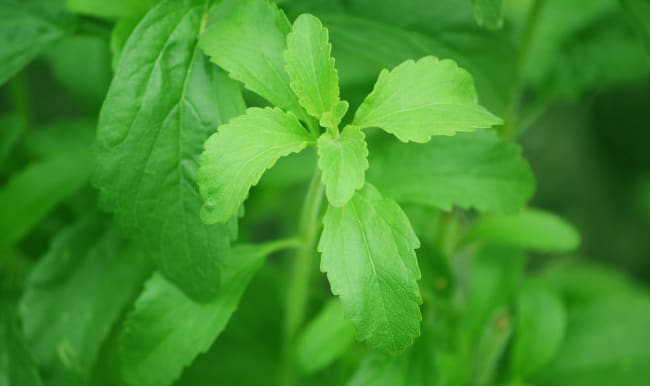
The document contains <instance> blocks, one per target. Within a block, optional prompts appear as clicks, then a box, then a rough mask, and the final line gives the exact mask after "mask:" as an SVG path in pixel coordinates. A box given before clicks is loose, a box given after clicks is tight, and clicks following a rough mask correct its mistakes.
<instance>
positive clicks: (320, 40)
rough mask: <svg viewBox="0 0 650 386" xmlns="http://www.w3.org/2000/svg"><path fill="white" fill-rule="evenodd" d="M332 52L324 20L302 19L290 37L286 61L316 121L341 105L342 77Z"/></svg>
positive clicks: (295, 86)
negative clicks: (337, 69)
mask: <svg viewBox="0 0 650 386" xmlns="http://www.w3.org/2000/svg"><path fill="white" fill-rule="evenodd" d="M331 51H332V45H331V44H330V42H329V35H328V32H327V29H325V28H324V27H323V25H322V24H321V22H320V20H318V19H317V18H316V17H315V16H313V15H309V14H303V15H300V16H298V18H297V19H296V20H295V21H294V23H293V28H292V30H291V33H289V34H288V35H287V50H286V51H285V52H284V60H285V62H286V69H287V73H288V74H289V79H290V81H291V83H290V86H291V89H292V90H293V92H294V93H295V94H296V95H297V96H298V101H299V102H300V105H301V106H302V107H304V108H305V110H306V111H307V113H309V114H310V115H311V116H313V117H314V118H316V119H320V118H321V117H322V116H323V113H326V112H329V111H332V109H334V107H335V106H336V105H337V104H338V103H339V75H338V73H337V72H336V68H335V67H334V58H332V56H331Z"/></svg>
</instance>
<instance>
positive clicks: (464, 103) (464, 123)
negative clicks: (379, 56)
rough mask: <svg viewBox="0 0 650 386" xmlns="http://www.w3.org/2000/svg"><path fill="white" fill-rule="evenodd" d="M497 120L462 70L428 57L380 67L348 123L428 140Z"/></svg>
mask: <svg viewBox="0 0 650 386" xmlns="http://www.w3.org/2000/svg"><path fill="white" fill-rule="evenodd" d="M501 123H502V122H501V120H500V119H499V118H497V117H495V116H494V115H492V114H491V113H490V112H489V111H487V110H486V109H484V108H483V107H481V106H480V105H479V104H478V101H477V96H476V91H475V90H474V82H473V80H472V77H471V75H470V74H469V73H468V72H467V71H465V70H463V69H461V68H459V67H458V66H457V65H456V63H455V62H453V61H451V60H438V59H437V58H435V57H433V56H425V57H424V58H422V59H420V60H418V61H417V62H415V61H412V60H407V61H405V62H403V63H401V64H400V65H398V66H397V67H395V68H394V69H392V70H391V71H387V70H383V71H382V72H381V73H380V74H379V78H378V79H377V83H375V87H374V89H373V91H372V92H371V93H370V94H369V95H368V97H366V99H365V100H364V102H363V103H362V104H361V106H359V108H358V109H357V112H356V114H355V117H354V121H353V124H355V125H357V126H359V127H361V128H370V127H379V128H381V129H383V130H385V131H387V132H389V133H391V134H393V135H395V136H396V137H397V138H398V139H399V140H400V141H402V142H408V141H414V142H427V141H429V140H430V139H431V137H432V136H434V135H448V136H449V135H454V134H456V133H457V132H462V131H473V130H475V129H478V128H486V127H491V126H493V125H498V124H501Z"/></svg>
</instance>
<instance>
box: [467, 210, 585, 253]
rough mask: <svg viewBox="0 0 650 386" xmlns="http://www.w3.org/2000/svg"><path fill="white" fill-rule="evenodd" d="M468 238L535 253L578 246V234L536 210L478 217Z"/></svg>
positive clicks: (551, 216) (556, 219)
mask: <svg viewBox="0 0 650 386" xmlns="http://www.w3.org/2000/svg"><path fill="white" fill-rule="evenodd" d="M470 237H472V238H475V239H478V240H481V241H486V242H495V243H501V244H508V245H513V246H516V247H520V248H524V249H530V250H534V251H539V252H568V251H572V250H574V249H576V248H577V247H578V246H579V245H580V234H579V233H578V231H577V230H576V229H575V228H574V227H573V226H572V225H571V224H569V223H568V222H566V221H565V220H563V219H562V218H561V217H559V216H556V215H554V214H553V213H550V212H546V211H543V210H539V209H526V210H524V211H521V212H519V213H516V214H513V215H494V216H484V217H481V219H480V220H479V221H478V223H477V224H476V226H475V227H474V229H473V231H472V233H471V235H470Z"/></svg>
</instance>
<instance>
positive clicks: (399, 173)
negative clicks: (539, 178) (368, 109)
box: [368, 131, 535, 212]
mask: <svg viewBox="0 0 650 386" xmlns="http://www.w3.org/2000/svg"><path fill="white" fill-rule="evenodd" d="M388 146H389V148H387V149H382V150H381V151H377V152H373V156H374V157H372V158H371V162H370V169H369V170H368V180H369V181H370V182H372V183H374V184H376V185H377V187H378V188H379V189H380V190H381V191H382V192H383V193H384V194H385V195H387V196H389V197H391V198H393V199H395V200H397V201H399V202H408V203H414V204H420V205H427V206H431V207H434V208H440V209H444V210H450V209H451V208H452V207H453V206H459V207H463V208H476V209H478V210H480V211H486V212H514V211H517V210H519V209H521V208H523V207H524V206H525V204H526V202H527V201H528V200H529V199H530V198H531V196H532V195H533V192H534V190H535V180H534V177H533V175H532V172H531V170H530V167H529V166H528V163H527V162H526V160H525V159H524V158H523V157H522V155H521V150H520V148H519V147H518V146H517V145H514V144H512V143H510V142H505V141H501V140H499V138H498V137H497V136H496V135H494V134H493V133H490V132H484V131H479V132H476V133H471V134H469V133H459V134H457V135H455V136H453V137H434V138H432V139H431V141H430V142H429V143H427V144H403V143H398V142H394V141H393V142H392V143H391V144H390V145H388Z"/></svg>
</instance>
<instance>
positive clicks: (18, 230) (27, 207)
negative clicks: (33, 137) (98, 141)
mask: <svg viewBox="0 0 650 386" xmlns="http://www.w3.org/2000/svg"><path fill="white" fill-rule="evenodd" d="M91 169H92V157H91V153H90V149H76V150H74V151H72V152H70V153H68V154H56V155H52V156H50V157H47V158H45V159H44V160H42V161H38V162H33V163H31V164H29V165H28V166H27V167H25V168H24V169H22V170H20V171H18V172H17V173H15V174H14V175H12V176H11V179H10V180H9V181H8V182H7V184H6V185H5V186H3V187H2V189H1V190H0V213H2V216H0V247H2V246H8V245H11V244H14V243H16V242H18V241H20V240H21V239H22V238H23V237H24V236H26V235H27V234H28V233H29V232H30V230H31V229H32V228H33V227H34V226H36V225H37V224H38V223H39V222H40V221H41V220H42V219H43V218H44V217H45V216H46V215H47V214H48V213H49V212H50V211H51V210H52V209H54V208H55V207H56V206H57V205H59V204H60V203H61V202H62V201H64V200H66V199H67V198H69V197H70V196H72V195H73V194H74V193H75V192H77V191H78V190H79V189H80V188H81V187H82V186H84V185H85V184H87V183H88V180H89V178H90V174H91V172H92V170H91Z"/></svg>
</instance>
